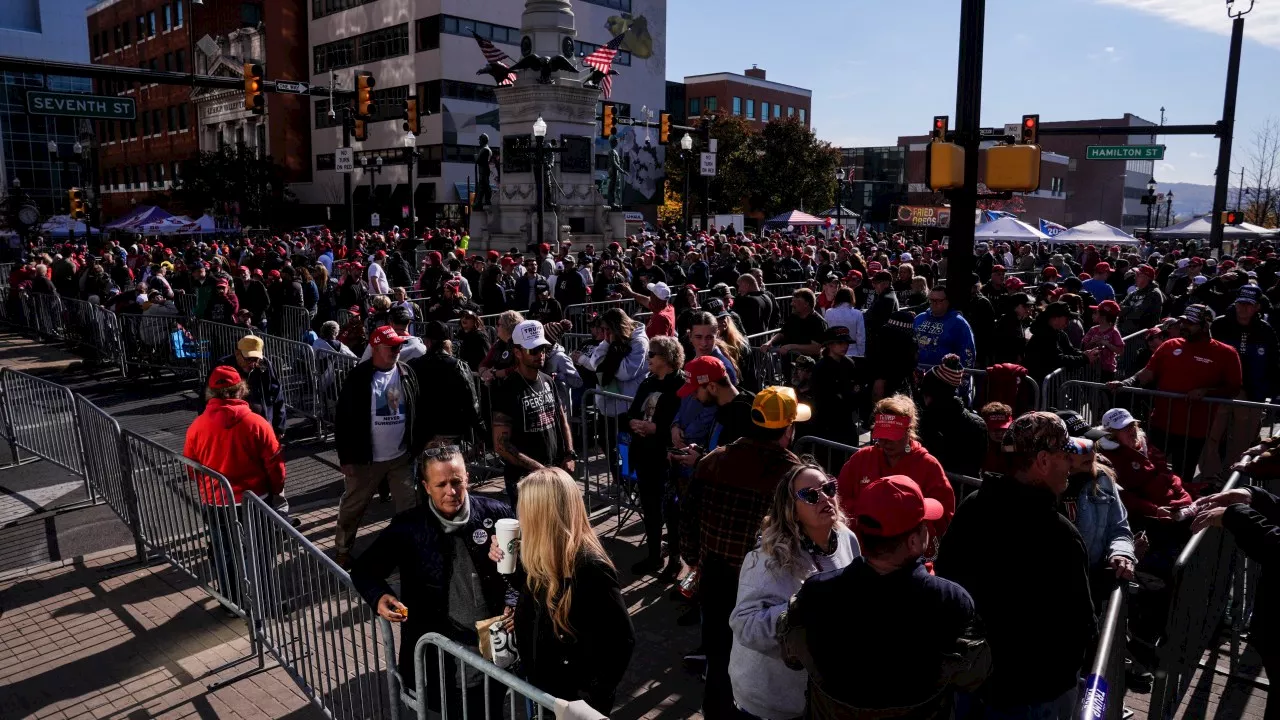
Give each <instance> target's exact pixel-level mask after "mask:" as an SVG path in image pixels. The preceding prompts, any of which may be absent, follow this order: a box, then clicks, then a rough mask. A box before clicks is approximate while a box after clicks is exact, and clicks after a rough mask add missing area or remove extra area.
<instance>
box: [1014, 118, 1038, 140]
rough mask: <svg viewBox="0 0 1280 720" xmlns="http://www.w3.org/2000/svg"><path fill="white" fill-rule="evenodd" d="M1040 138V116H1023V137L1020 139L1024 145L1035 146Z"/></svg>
mask: <svg viewBox="0 0 1280 720" xmlns="http://www.w3.org/2000/svg"><path fill="white" fill-rule="evenodd" d="M1039 136H1040V116H1039V115H1023V116H1022V137H1021V138H1020V139H1019V142H1021V143H1022V144H1023V145H1035V144H1036V141H1037V140H1039Z"/></svg>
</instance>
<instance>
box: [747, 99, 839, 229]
mask: <svg viewBox="0 0 1280 720" xmlns="http://www.w3.org/2000/svg"><path fill="white" fill-rule="evenodd" d="M753 149H754V150H755V151H756V152H753V153H752V155H753V156H754V158H755V161H756V176H755V182H754V183H752V188H753V189H754V193H753V194H752V196H751V204H752V206H753V207H755V208H757V209H760V210H763V211H764V212H765V214H766V215H770V216H772V215H776V214H778V213H782V212H786V211H788V210H796V209H800V208H804V209H805V210H806V211H808V212H811V213H818V212H822V211H824V210H826V209H827V208H829V207H831V205H832V203H834V202H835V191H836V168H838V167H839V166H840V151H839V150H836V149H835V148H833V147H832V146H831V143H828V142H825V141H822V140H819V139H818V138H817V136H815V135H814V134H813V131H812V130H810V129H808V128H806V127H805V126H804V123H802V122H800V119H799V118H798V117H787V118H779V119H777V120H773V121H771V122H769V123H767V124H766V125H765V126H764V130H762V131H761V132H760V134H759V135H758V136H757V137H756V138H754V148H753Z"/></svg>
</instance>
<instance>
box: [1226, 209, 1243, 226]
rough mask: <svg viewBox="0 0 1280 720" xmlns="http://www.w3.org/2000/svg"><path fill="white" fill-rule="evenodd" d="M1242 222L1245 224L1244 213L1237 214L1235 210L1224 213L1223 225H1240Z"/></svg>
mask: <svg viewBox="0 0 1280 720" xmlns="http://www.w3.org/2000/svg"><path fill="white" fill-rule="evenodd" d="M1242 222H1244V213H1242V212H1237V211H1235V210H1227V211H1226V212H1224V213H1222V224H1223V225H1239V224H1240V223H1242Z"/></svg>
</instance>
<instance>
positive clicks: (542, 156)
mask: <svg viewBox="0 0 1280 720" xmlns="http://www.w3.org/2000/svg"><path fill="white" fill-rule="evenodd" d="M533 142H534V146H535V147H534V155H535V156H536V157H535V162H536V164H537V167H538V175H537V177H535V178H534V186H535V187H536V188H537V198H535V202H536V203H537V205H538V230H537V233H536V235H535V237H536V238H537V247H541V246H542V238H543V228H542V208H543V205H542V203H543V200H542V196H543V192H544V189H543V183H545V182H546V178H547V170H546V168H547V154H546V143H547V121H546V120H543V119H542V116H541V115H539V116H538V119H537V120H534V121H533Z"/></svg>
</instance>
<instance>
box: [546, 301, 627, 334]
mask: <svg viewBox="0 0 1280 720" xmlns="http://www.w3.org/2000/svg"><path fill="white" fill-rule="evenodd" d="M611 308H622V311H623V312H625V313H626V314H628V315H633V316H634V315H635V313H636V312H638V311H639V305H637V304H636V301H635V300H632V299H630V298H626V299H623V300H603V301H601V302H589V303H582V304H581V305H570V306H569V307H567V308H565V309H564V316H565V319H567V320H568V321H569V322H570V323H572V327H571V328H570V329H569V332H573V333H578V334H588V333H590V332H591V318H592V317H594V316H596V315H598V314H600V313H603V312H605V311H606V310H609V309H611Z"/></svg>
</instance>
